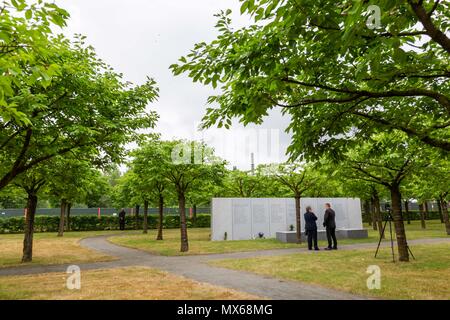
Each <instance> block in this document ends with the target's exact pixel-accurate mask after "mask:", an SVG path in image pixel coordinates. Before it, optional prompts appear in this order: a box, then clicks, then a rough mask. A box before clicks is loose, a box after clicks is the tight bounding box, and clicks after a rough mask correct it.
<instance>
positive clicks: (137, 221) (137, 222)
mask: <svg viewBox="0 0 450 320" xmlns="http://www.w3.org/2000/svg"><path fill="white" fill-rule="evenodd" d="M139 209H140V206H139V205H138V204H137V205H136V211H135V218H136V230H139Z"/></svg>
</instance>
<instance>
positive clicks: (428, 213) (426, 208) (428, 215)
mask: <svg viewBox="0 0 450 320" xmlns="http://www.w3.org/2000/svg"><path fill="white" fill-rule="evenodd" d="M423 206H424V209H425V220H429V218H430V210H429V209H428V201H425V202H424V203H423Z"/></svg>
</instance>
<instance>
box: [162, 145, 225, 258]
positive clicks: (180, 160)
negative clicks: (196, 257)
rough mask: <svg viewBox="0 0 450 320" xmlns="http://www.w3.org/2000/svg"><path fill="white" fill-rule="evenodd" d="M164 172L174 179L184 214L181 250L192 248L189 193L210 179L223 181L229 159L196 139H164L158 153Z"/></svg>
mask: <svg viewBox="0 0 450 320" xmlns="http://www.w3.org/2000/svg"><path fill="white" fill-rule="evenodd" d="M155 156H156V157H157V158H158V159H159V165H160V166H161V168H162V169H161V170H162V171H161V172H162V175H163V176H164V177H165V178H166V179H167V180H169V181H170V183H171V184H172V186H173V188H174V189H175V192H176V194H177V198H178V209H179V214H180V231H181V248H180V251H181V252H187V251H188V250H189V243H188V234H187V224H186V195H188V194H189V192H191V191H192V190H195V189H197V188H199V186H201V185H203V184H205V183H208V182H209V181H213V182H216V181H217V182H220V180H221V179H222V176H223V175H224V171H225V162H223V161H221V160H220V159H218V158H217V157H216V156H215V155H214V150H213V149H211V148H209V147H208V146H206V145H205V144H204V143H201V142H195V141H192V142H190V141H169V142H162V143H161V149H160V151H159V152H158V154H157V155H155Z"/></svg>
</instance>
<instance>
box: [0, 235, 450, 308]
mask: <svg viewBox="0 0 450 320" xmlns="http://www.w3.org/2000/svg"><path fill="white" fill-rule="evenodd" d="M108 237H111V236H99V237H92V238H86V239H83V240H81V242H80V244H81V245H82V246H83V247H86V248H89V249H93V250H97V251H100V252H102V253H103V254H107V255H110V256H114V257H116V258H117V260H114V261H108V262H95V263H86V264H78V266H79V267H80V268H81V270H94V269H109V268H121V267H131V266H144V267H151V268H157V269H160V270H164V271H167V272H170V273H173V274H177V275H181V276H184V277H187V278H190V279H193V280H196V281H199V282H206V283H210V284H213V285H218V286H222V287H226V288H230V289H234V290H238V291H242V292H247V293H250V294H253V295H257V296H260V297H262V298H269V299H279V300H291V299H292V300H297V299H298V300H329V299H336V300H360V299H368V298H367V297H363V296H357V295H352V294H349V293H346V292H342V291H338V290H333V289H328V288H324V287H321V286H317V285H311V284H306V283H302V282H297V281H287V280H280V279H275V278H272V277H267V276H262V275H257V274H253V273H249V272H244V271H236V270H229V269H225V268H219V267H213V266H210V265H208V264H207V262H208V261H211V260H218V259H239V258H253V257H262V256H275V255H285V254H292V253H299V252H304V253H305V254H317V253H316V252H308V251H307V250H306V249H304V248H302V249H296V248H294V249H275V250H262V251H254V252H237V253H225V254H211V255H192V256H175V257H164V256H158V255H153V254H151V253H148V252H145V251H141V250H137V249H131V248H125V247H122V246H118V245H115V244H112V243H111V242H109V241H108V240H107V238H108ZM442 242H450V239H449V238H442V239H441V238H436V239H419V240H411V241H409V244H411V245H412V244H435V243H442ZM376 245H377V244H376V243H367V244H353V245H343V246H341V247H340V250H356V249H370V248H373V249H375V248H376ZM389 245H390V244H389V243H383V246H389ZM67 266H68V264H65V265H47V266H40V265H35V266H23V267H11V268H1V269H0V276H12V275H27V274H40V273H49V272H65V271H66V270H67Z"/></svg>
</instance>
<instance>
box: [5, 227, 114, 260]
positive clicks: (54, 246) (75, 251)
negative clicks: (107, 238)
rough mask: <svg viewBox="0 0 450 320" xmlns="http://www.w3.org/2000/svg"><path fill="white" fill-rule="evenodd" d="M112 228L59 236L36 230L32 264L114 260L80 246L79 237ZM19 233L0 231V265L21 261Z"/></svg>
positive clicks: (21, 245)
mask: <svg viewBox="0 0 450 320" xmlns="http://www.w3.org/2000/svg"><path fill="white" fill-rule="evenodd" d="M103 234H114V233H113V232H67V233H66V234H65V235H64V237H62V238H59V237H57V236H56V234H55V233H42V234H36V235H35V237H34V246H33V262H32V264H64V263H83V262H98V261H110V260H114V258H113V257H110V256H107V255H104V254H102V253H99V252H97V251H93V250H89V249H87V248H83V247H81V246H80V244H79V242H80V240H81V239H83V238H86V237H91V236H96V235H103ZM22 249H23V235H22V234H14V235H0V268H2V267H11V266H16V265H23V264H21V259H22Z"/></svg>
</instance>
